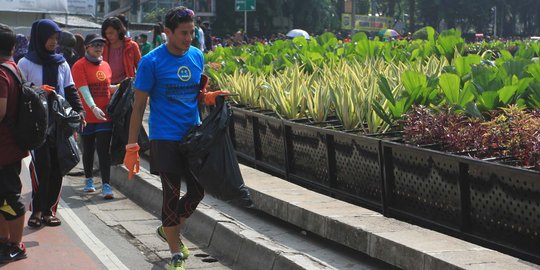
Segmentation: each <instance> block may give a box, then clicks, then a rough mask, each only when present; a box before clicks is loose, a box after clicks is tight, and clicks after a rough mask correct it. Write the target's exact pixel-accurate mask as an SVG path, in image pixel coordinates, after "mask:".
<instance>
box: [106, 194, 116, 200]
mask: <svg viewBox="0 0 540 270" xmlns="http://www.w3.org/2000/svg"><path fill="white" fill-rule="evenodd" d="M103 199H105V200H112V199H114V196H113V195H104V196H103Z"/></svg>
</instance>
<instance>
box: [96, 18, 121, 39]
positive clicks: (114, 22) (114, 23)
mask: <svg viewBox="0 0 540 270" xmlns="http://www.w3.org/2000/svg"><path fill="white" fill-rule="evenodd" d="M109 26H110V27H112V28H114V29H116V31H118V38H119V39H121V40H123V39H124V37H125V36H126V33H127V30H126V28H125V27H124V24H123V23H122V21H120V19H118V18H117V17H109V18H107V19H106V20H105V21H103V23H102V24H101V36H102V37H103V38H107V36H106V35H105V30H107V28H109Z"/></svg>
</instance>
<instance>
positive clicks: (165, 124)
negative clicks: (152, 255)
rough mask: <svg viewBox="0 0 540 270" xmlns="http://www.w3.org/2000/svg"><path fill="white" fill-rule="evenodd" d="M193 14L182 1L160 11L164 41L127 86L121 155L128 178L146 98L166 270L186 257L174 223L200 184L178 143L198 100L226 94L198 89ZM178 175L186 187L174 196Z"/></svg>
mask: <svg viewBox="0 0 540 270" xmlns="http://www.w3.org/2000/svg"><path fill="white" fill-rule="evenodd" d="M194 16H195V13H194V12H193V11H192V10H190V9H188V8H186V7H183V6H180V7H175V8H172V9H170V10H169V11H168V12H167V14H166V16H165V33H166V34H167V38H168V41H167V43H166V44H165V45H162V46H160V47H158V48H156V49H154V50H153V51H151V52H150V53H148V54H147V55H145V56H144V57H143V58H142V59H141V63H140V64H139V69H138V71H137V76H136V77H135V83H134V85H133V88H134V92H135V101H134V103H133V107H132V108H133V111H132V113H131V119H130V126H129V139H128V144H127V145H126V154H125V157H124V165H125V166H126V167H127V169H128V171H129V176H128V178H129V179H131V178H132V177H133V174H134V173H137V172H138V168H139V150H140V146H139V145H138V144H137V140H138V137H139V130H140V128H141V125H142V118H143V115H144V111H145V109H146V102H147V100H148V99H149V100H150V107H151V108H152V110H151V111H150V116H149V121H148V123H149V125H150V126H149V128H150V136H149V137H150V153H151V154H150V157H151V160H150V172H151V173H153V174H157V175H159V177H160V178H161V183H162V186H163V206H162V212H161V220H162V226H160V227H158V228H157V230H156V232H157V234H158V236H159V237H160V238H162V239H163V240H165V241H167V243H168V244H169V249H170V251H171V254H172V259H171V263H170V265H169V268H168V269H176V270H180V269H184V267H183V265H184V260H185V259H187V257H188V256H189V249H188V248H187V247H186V245H184V244H183V243H182V241H181V240H180V226H181V225H182V224H183V223H184V222H185V220H186V219H187V218H189V216H190V215H191V214H193V212H194V211H195V209H196V207H197V205H198V204H199V202H200V201H201V200H202V199H203V197H204V189H203V188H202V186H201V185H200V184H199V183H198V180H197V178H196V176H195V175H194V173H193V172H192V171H191V170H190V169H189V167H188V165H189V164H188V159H187V157H186V156H184V155H182V154H181V153H180V150H179V148H178V143H179V142H180V141H181V140H182V138H183V137H184V136H185V135H186V134H187V132H188V130H189V129H190V128H191V127H193V126H195V125H199V124H200V118H199V109H198V106H199V102H204V103H205V104H207V105H211V104H212V103H214V102H215V99H216V97H217V95H219V94H224V93H227V92H224V91H216V92H209V93H206V92H204V93H201V92H200V86H199V85H200V84H201V75H202V74H203V69H204V56H203V53H202V51H200V50H199V49H196V48H195V47H193V46H191V42H192V40H193V31H194V28H195V25H194V20H193V18H194ZM203 85H204V83H203ZM182 179H183V180H185V182H186V186H187V192H186V194H184V196H182V197H181V198H180V183H181V180H182Z"/></svg>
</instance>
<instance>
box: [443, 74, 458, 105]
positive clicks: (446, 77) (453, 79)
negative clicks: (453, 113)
mask: <svg viewBox="0 0 540 270" xmlns="http://www.w3.org/2000/svg"><path fill="white" fill-rule="evenodd" d="M439 86H440V87H441V89H442V91H443V93H444V95H445V96H446V99H448V101H449V102H450V103H451V104H458V103H459V86H460V79H459V77H458V76H457V75H455V74H450V73H446V74H441V76H440V77H439Z"/></svg>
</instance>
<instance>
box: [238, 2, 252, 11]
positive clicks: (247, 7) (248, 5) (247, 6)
mask: <svg viewBox="0 0 540 270" xmlns="http://www.w3.org/2000/svg"><path fill="white" fill-rule="evenodd" d="M234 10H235V11H255V0H236V1H235V3H234Z"/></svg>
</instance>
